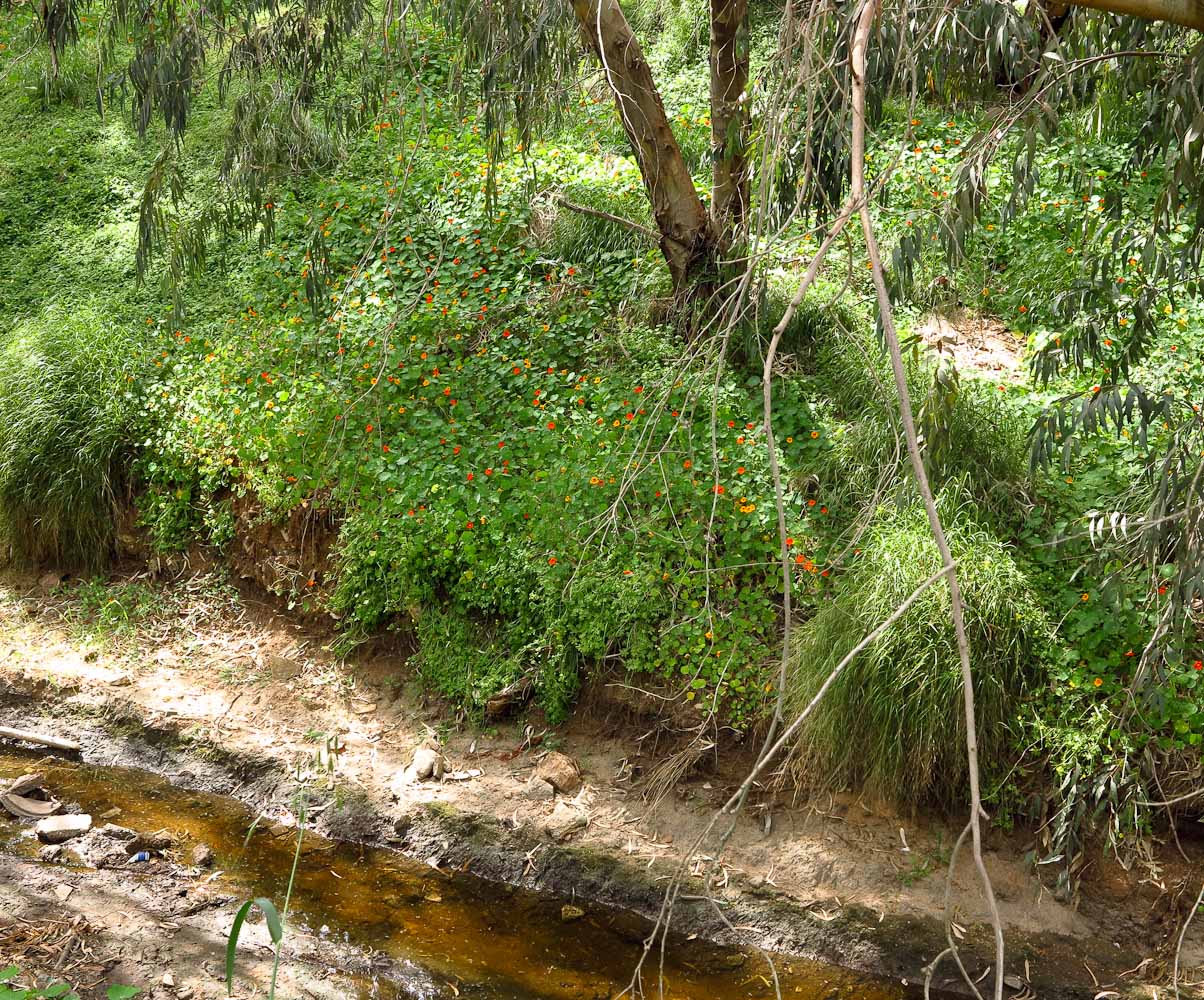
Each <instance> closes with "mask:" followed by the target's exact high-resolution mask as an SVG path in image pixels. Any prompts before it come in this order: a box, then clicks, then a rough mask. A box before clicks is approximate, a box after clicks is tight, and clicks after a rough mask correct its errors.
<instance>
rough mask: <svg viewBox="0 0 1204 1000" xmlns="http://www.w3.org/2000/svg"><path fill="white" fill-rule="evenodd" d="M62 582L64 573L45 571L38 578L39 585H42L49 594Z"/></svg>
mask: <svg viewBox="0 0 1204 1000" xmlns="http://www.w3.org/2000/svg"><path fill="white" fill-rule="evenodd" d="M62 582H63V574H62V573H43V574H42V575H41V577H39V578H38V586H39V587H41V588H42V590H43V591H44V592H45V593H47V594H49V593H50V592H51V591H52V590H54V588H55V587H57V586H58V585H59V584H60V583H62Z"/></svg>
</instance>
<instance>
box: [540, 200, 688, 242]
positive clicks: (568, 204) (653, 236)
mask: <svg viewBox="0 0 1204 1000" xmlns="http://www.w3.org/2000/svg"><path fill="white" fill-rule="evenodd" d="M552 200H553V201H554V202H556V204H557V205H563V206H564V207H565V208H567V209H568V210H569V211H570V212H580V213H581V214H582V215H589V216H592V217H593V218H595V219H605V220H606V221H607V222H613V223H615V224H616V225H619V226H622V227H623V228H624V229H630V230H631V231H632V232H633V233H639V234H640V235H641V236H643V237H644V239H646V240H651V241H652V242H653V243H660V241H661V234H660V233H658V232H655V231H654V230H651V229H649V228H648V227H647V226H641V225H640V224H639V223H638V222H632V221H631V220H630V219H625V218H623V216H621V215H612V214H611V213H610V212H603V211H602V209H600V208H590V207H589V206H588V205H578V204H577V203H576V202H575V201H569V200H568V198H565V197H564V196H563V195H559V194H554V195H552ZM668 238H669V239H672V237H668Z"/></svg>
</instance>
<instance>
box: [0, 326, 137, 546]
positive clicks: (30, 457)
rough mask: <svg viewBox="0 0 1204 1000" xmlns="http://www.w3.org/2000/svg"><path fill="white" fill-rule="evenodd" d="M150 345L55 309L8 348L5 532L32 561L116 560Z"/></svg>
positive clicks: (2, 411)
mask: <svg viewBox="0 0 1204 1000" xmlns="http://www.w3.org/2000/svg"><path fill="white" fill-rule="evenodd" d="M139 356H140V349H139V348H138V347H137V345H135V344H134V343H133V342H132V339H131V337H130V335H129V334H128V333H127V332H126V331H125V330H123V329H121V328H119V327H117V326H116V325H112V324H109V323H106V322H105V321H104V319H103V318H102V317H100V316H99V315H98V314H97V313H95V312H92V311H88V310H84V309H77V310H73V311H72V312H70V313H68V312H66V311H64V310H59V309H54V308H52V309H49V310H47V311H46V312H44V313H43V314H42V315H40V316H38V317H36V318H34V319H28V320H26V321H24V322H22V323H20V324H18V325H17V326H16V327H15V328H14V329H13V330H12V332H11V333H10V334H9V336H8V338H7V341H6V342H5V343H4V345H3V347H2V348H0V532H2V533H3V536H4V538H5V540H6V541H7V542H8V544H9V546H10V547H11V549H12V552H13V554H14V555H15V556H17V557H18V558H21V559H24V560H28V561H39V560H51V561H53V562H55V563H59V564H63V565H70V566H86V567H94V566H97V565H100V564H101V563H103V562H104V561H105V559H106V557H107V556H108V555H109V554H110V551H111V548H112V543H113V534H114V524H115V514H116V505H117V500H118V496H119V494H120V489H121V483H122V479H123V475H124V472H125V468H126V458H127V456H128V452H129V449H130V448H131V442H132V435H133V428H134V426H135V416H136V404H135V403H134V402H133V398H132V394H131V392H130V389H131V386H130V384H129V383H128V381H127V377H128V376H129V375H131V374H132V372H133V367H134V359H135V358H136V357H139Z"/></svg>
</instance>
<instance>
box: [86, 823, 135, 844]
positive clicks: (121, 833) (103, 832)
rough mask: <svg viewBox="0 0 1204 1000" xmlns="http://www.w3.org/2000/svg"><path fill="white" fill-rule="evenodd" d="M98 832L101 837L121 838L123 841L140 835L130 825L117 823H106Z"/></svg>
mask: <svg viewBox="0 0 1204 1000" xmlns="http://www.w3.org/2000/svg"><path fill="white" fill-rule="evenodd" d="M96 833H97V834H98V835H99V836H101V837H108V838H109V839H110V840H120V841H123V842H125V841H130V840H134V839H136V838H137V836H138V834H137V833H136V832H134V831H133V830H131V829H130V828H129V827H128V826H118V825H117V824H116V823H106V824H105V825H104V826H102V827H101V828H100V829H98V830H97V831H96Z"/></svg>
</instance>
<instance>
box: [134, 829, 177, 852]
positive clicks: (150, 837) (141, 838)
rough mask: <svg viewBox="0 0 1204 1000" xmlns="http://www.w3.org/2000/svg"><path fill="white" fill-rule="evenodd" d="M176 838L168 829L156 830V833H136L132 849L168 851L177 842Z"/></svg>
mask: <svg viewBox="0 0 1204 1000" xmlns="http://www.w3.org/2000/svg"><path fill="white" fill-rule="evenodd" d="M175 842H176V838H175V837H173V836H172V835H171V834H170V833H168V832H167V831H166V830H156V831H155V832H154V833H139V834H135V836H134V842H133V843H132V844H131V845H130V850H136V851H166V850H167V849H168V848H169V847H171V846H172V845H173V844H175Z"/></svg>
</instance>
